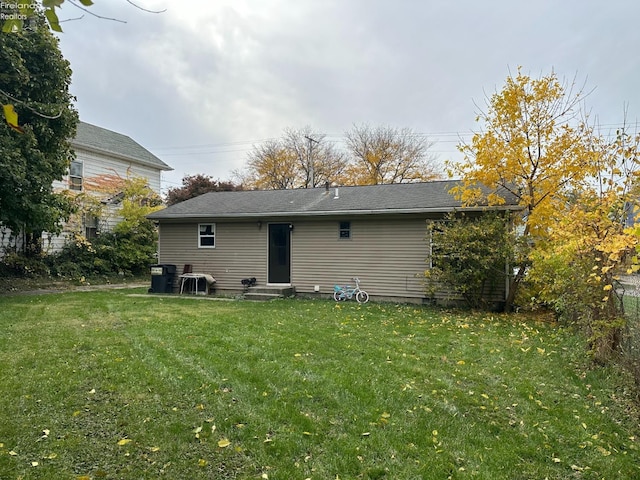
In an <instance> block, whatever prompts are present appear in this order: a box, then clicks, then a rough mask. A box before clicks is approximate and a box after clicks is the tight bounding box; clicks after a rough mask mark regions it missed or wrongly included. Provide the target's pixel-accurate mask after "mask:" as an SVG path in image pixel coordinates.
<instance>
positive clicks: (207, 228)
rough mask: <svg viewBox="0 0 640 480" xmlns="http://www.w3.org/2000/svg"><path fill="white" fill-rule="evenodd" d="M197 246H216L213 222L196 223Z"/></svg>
mask: <svg viewBox="0 0 640 480" xmlns="http://www.w3.org/2000/svg"><path fill="white" fill-rule="evenodd" d="M198 248H216V224H215V223H200V224H199V225H198Z"/></svg>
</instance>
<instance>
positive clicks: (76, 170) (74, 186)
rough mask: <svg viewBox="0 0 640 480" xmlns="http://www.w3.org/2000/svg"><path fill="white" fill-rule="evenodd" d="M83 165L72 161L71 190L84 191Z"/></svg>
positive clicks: (70, 167) (70, 168)
mask: <svg viewBox="0 0 640 480" xmlns="http://www.w3.org/2000/svg"><path fill="white" fill-rule="evenodd" d="M82 170H83V165H82V162H81V161H79V160H71V164H70V165H69V189H70V190H76V191H82Z"/></svg>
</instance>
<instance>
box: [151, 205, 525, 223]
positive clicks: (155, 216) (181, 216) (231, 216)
mask: <svg viewBox="0 0 640 480" xmlns="http://www.w3.org/2000/svg"><path fill="white" fill-rule="evenodd" d="M521 209H522V207H520V206H519V205H496V206H475V207H464V208H463V207H460V206H450V207H437V208H436V207H434V208H405V209H393V210H390V209H377V210H326V211H314V212H247V213H225V214H203V213H186V214H185V213H173V214H168V215H162V210H161V211H159V212H155V213H152V214H150V215H149V216H148V218H150V219H152V220H199V219H212V218H214V219H221V220H235V219H240V220H241V219H252V218H264V217H270V218H309V217H331V216H333V217H335V216H346V215H396V214H402V215H406V214H420V213H426V214H432V213H450V212H454V211H465V212H482V211H485V210H506V211H517V210H521Z"/></svg>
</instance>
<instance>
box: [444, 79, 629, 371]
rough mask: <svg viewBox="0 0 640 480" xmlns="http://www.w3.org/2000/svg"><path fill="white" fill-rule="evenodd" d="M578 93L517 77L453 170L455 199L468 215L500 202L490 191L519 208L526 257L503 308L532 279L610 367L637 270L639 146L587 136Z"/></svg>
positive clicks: (493, 103)
mask: <svg viewBox="0 0 640 480" xmlns="http://www.w3.org/2000/svg"><path fill="white" fill-rule="evenodd" d="M574 87H575V84H573V83H572V84H569V85H567V84H565V83H561V82H560V81H559V80H558V78H557V76H556V75H555V73H551V74H549V75H547V76H542V77H540V78H538V79H532V78H530V77H529V76H527V75H524V74H523V73H522V72H521V70H520V69H519V70H518V73H517V75H516V76H515V77H512V76H509V77H508V78H507V81H506V84H505V87H504V88H503V90H502V91H501V92H498V93H496V94H494V95H493V96H492V97H490V99H489V101H488V110H487V112H483V113H481V114H480V115H479V116H478V120H479V121H483V122H484V126H485V129H484V131H483V132H481V133H478V134H476V135H474V136H473V139H472V142H471V144H465V145H461V146H460V150H461V151H462V153H463V154H464V160H463V161H461V162H457V163H450V164H449V170H450V173H451V174H457V175H460V176H461V178H462V182H461V185H460V186H459V187H457V188H455V189H454V191H453V193H454V194H455V195H457V196H458V197H459V198H460V199H461V200H462V202H463V203H464V204H465V205H471V204H475V203H478V202H479V201H480V200H485V201H488V203H489V204H494V205H495V204H500V203H502V202H504V199H503V198H501V197H500V196H499V195H498V194H490V195H488V196H487V198H484V199H482V198H481V195H482V190H481V189H480V188H479V187H480V186H481V185H484V186H486V187H489V190H490V191H500V188H504V189H506V190H507V191H509V192H511V193H512V194H513V195H515V197H516V198H517V199H518V201H519V204H520V206H521V207H522V210H521V214H520V216H519V217H518V218H516V221H517V222H519V224H520V225H519V226H520V228H519V233H520V238H521V239H522V240H524V242H522V243H523V244H525V245H527V247H528V248H527V250H526V251H525V252H524V254H523V255H522V258H521V261H520V264H519V265H518V267H517V269H516V271H515V273H514V274H513V275H512V278H511V280H510V290H509V295H508V298H507V306H508V307H509V306H511V305H512V303H513V300H514V298H515V295H516V292H517V288H518V286H519V285H520V283H521V281H522V279H523V278H525V273H526V278H527V280H528V283H529V284H530V285H531V286H533V290H532V295H535V296H536V298H535V300H537V301H539V302H542V303H544V304H545V305H547V306H551V307H552V308H553V309H555V311H556V312H557V313H558V314H559V316H560V317H561V318H566V319H570V320H573V321H577V322H579V323H580V324H581V325H583V326H584V327H585V328H586V330H587V331H588V334H589V346H590V351H591V353H592V354H593V355H594V359H595V360H596V361H599V362H606V361H607V360H608V358H610V356H611V354H612V353H613V352H615V351H616V350H618V349H619V347H620V344H621V336H622V334H623V331H624V330H623V326H624V323H625V320H624V304H623V302H622V299H621V293H620V292H621V290H620V289H619V288H617V287H618V284H617V281H618V276H619V275H620V274H621V273H625V271H626V269H627V268H629V267H630V266H633V263H634V262H636V261H637V260H636V259H633V258H632V257H633V256H634V255H633V254H634V253H635V251H636V247H637V245H638V236H639V234H640V229H639V228H638V227H637V226H635V225H634V221H633V217H635V216H637V215H636V208H637V207H636V205H637V203H638V202H637V198H638V193H639V192H638V176H639V172H640V148H639V146H640V137H639V136H637V135H635V136H634V135H631V134H629V133H628V132H627V131H626V128H621V129H619V130H618V131H617V132H616V133H615V135H612V136H611V135H604V134H602V133H600V132H599V131H597V130H596V129H595V128H593V127H592V126H590V125H589V124H588V123H587V119H586V115H585V114H584V108H583V104H582V100H583V97H584V95H583V91H582V90H579V91H574Z"/></svg>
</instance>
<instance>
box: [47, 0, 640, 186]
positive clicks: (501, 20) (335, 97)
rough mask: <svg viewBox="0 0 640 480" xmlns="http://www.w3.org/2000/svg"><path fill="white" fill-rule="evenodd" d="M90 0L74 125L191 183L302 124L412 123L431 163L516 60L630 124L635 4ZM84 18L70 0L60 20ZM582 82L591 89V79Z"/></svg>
mask: <svg viewBox="0 0 640 480" xmlns="http://www.w3.org/2000/svg"><path fill="white" fill-rule="evenodd" d="M136 4H138V5H140V6H143V7H145V8H148V9H152V10H162V9H166V12H164V13H161V14H152V13H145V12H143V11H141V10H139V9H137V8H135V7H133V6H132V5H130V4H129V3H127V1H126V0H95V4H94V5H93V6H92V7H90V8H89V11H90V12H93V13H95V14H99V15H102V16H104V17H110V18H115V19H118V20H122V21H126V23H121V22H116V21H111V20H101V19H98V18H95V17H92V16H91V15H89V14H88V13H84V17H83V18H82V19H81V20H76V21H69V22H65V23H63V24H62V26H63V28H64V30H65V32H64V33H63V34H59V38H60V39H61V48H62V52H63V54H64V56H65V57H66V58H67V59H68V60H69V61H70V62H71V67H72V69H73V84H72V92H73V94H74V95H75V96H76V97H77V108H78V110H79V112H80V118H81V119H82V120H84V121H86V122H89V123H93V124H95V125H98V126H101V127H105V128H108V129H111V130H114V131H117V132H120V133H123V134H126V135H129V136H130V137H132V138H133V139H134V140H136V141H137V142H139V143H140V144H142V145H143V146H144V147H146V148H148V149H149V150H150V151H152V152H153V153H154V154H155V155H157V156H158V157H160V158H161V159H162V160H164V161H165V162H166V163H168V164H169V165H171V166H172V167H173V168H174V169H175V170H174V171H173V172H167V173H165V174H163V188H165V189H166V188H170V187H175V186H179V185H180V182H181V179H182V178H183V177H184V176H185V175H192V174H205V175H211V176H213V177H214V178H218V179H221V180H225V179H228V178H230V176H231V171H232V170H233V169H237V168H241V167H242V166H243V164H244V162H245V160H246V156H247V153H248V152H249V151H250V150H251V148H252V146H253V145H256V144H258V143H260V142H262V141H264V140H266V139H271V138H279V137H280V136H281V135H282V132H283V130H284V129H285V128H287V127H291V128H296V129H297V128H302V127H304V126H306V125H309V126H310V127H311V128H312V129H313V130H314V131H315V132H318V133H323V134H326V135H327V139H328V140H331V141H334V142H336V143H337V144H338V146H341V145H342V140H343V138H344V137H343V134H344V132H345V131H346V130H348V129H350V128H351V127H352V126H353V125H354V124H363V123H367V124H370V125H372V126H393V127H399V128H404V127H408V128H411V129H413V130H414V131H415V132H418V133H423V134H425V135H427V137H428V138H429V140H431V141H434V142H436V143H435V146H434V147H433V149H432V152H434V153H436V154H437V156H438V158H439V160H441V161H444V160H445V159H449V158H454V159H457V158H459V154H458V153H457V151H456V145H457V144H458V143H459V141H460V139H464V140H469V138H470V134H471V132H473V131H478V130H479V129H480V126H481V125H480V124H477V123H476V122H475V117H476V113H477V111H478V106H483V105H485V98H486V97H487V96H488V95H490V94H492V93H494V92H496V91H499V90H501V89H502V86H503V85H504V81H505V78H506V77H507V76H508V75H509V72H512V73H514V74H515V72H516V71H517V68H518V66H522V68H523V72H524V73H526V74H530V75H531V76H534V77H539V76H541V75H547V74H548V73H549V72H551V71H552V70H553V71H555V72H556V73H557V74H558V76H559V77H560V78H561V79H564V80H567V81H569V82H570V81H572V80H573V79H574V78H576V79H577V81H578V83H579V84H580V85H582V84H585V85H586V90H591V89H595V90H594V91H593V93H591V95H590V96H589V97H588V99H587V105H588V107H589V108H590V110H591V112H592V115H593V116H594V117H596V116H597V119H598V123H599V124H600V125H601V126H603V128H606V129H608V128H613V129H615V127H616V126H618V125H620V124H621V123H622V121H623V113H624V109H625V106H628V120H630V121H631V122H635V121H636V120H637V118H638V116H639V115H640V56H639V54H638V49H639V48H640V28H639V27H638V24H639V23H640V2H638V1H637V0H626V1H625V0H609V1H603V0H555V1H553V0H536V1H535V2H534V1H519V0H484V1H478V0H459V1H455V0H180V1H179V2H178V1H176V0H173V1H171V0H137V1H136ZM82 14H83V12H81V11H80V10H78V9H76V8H74V7H73V6H72V5H71V4H69V3H68V2H67V3H65V4H64V6H63V8H62V11H61V14H60V15H59V16H60V18H61V19H64V18H67V19H70V18H75V17H78V16H80V15H82ZM585 82H586V83H585Z"/></svg>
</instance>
